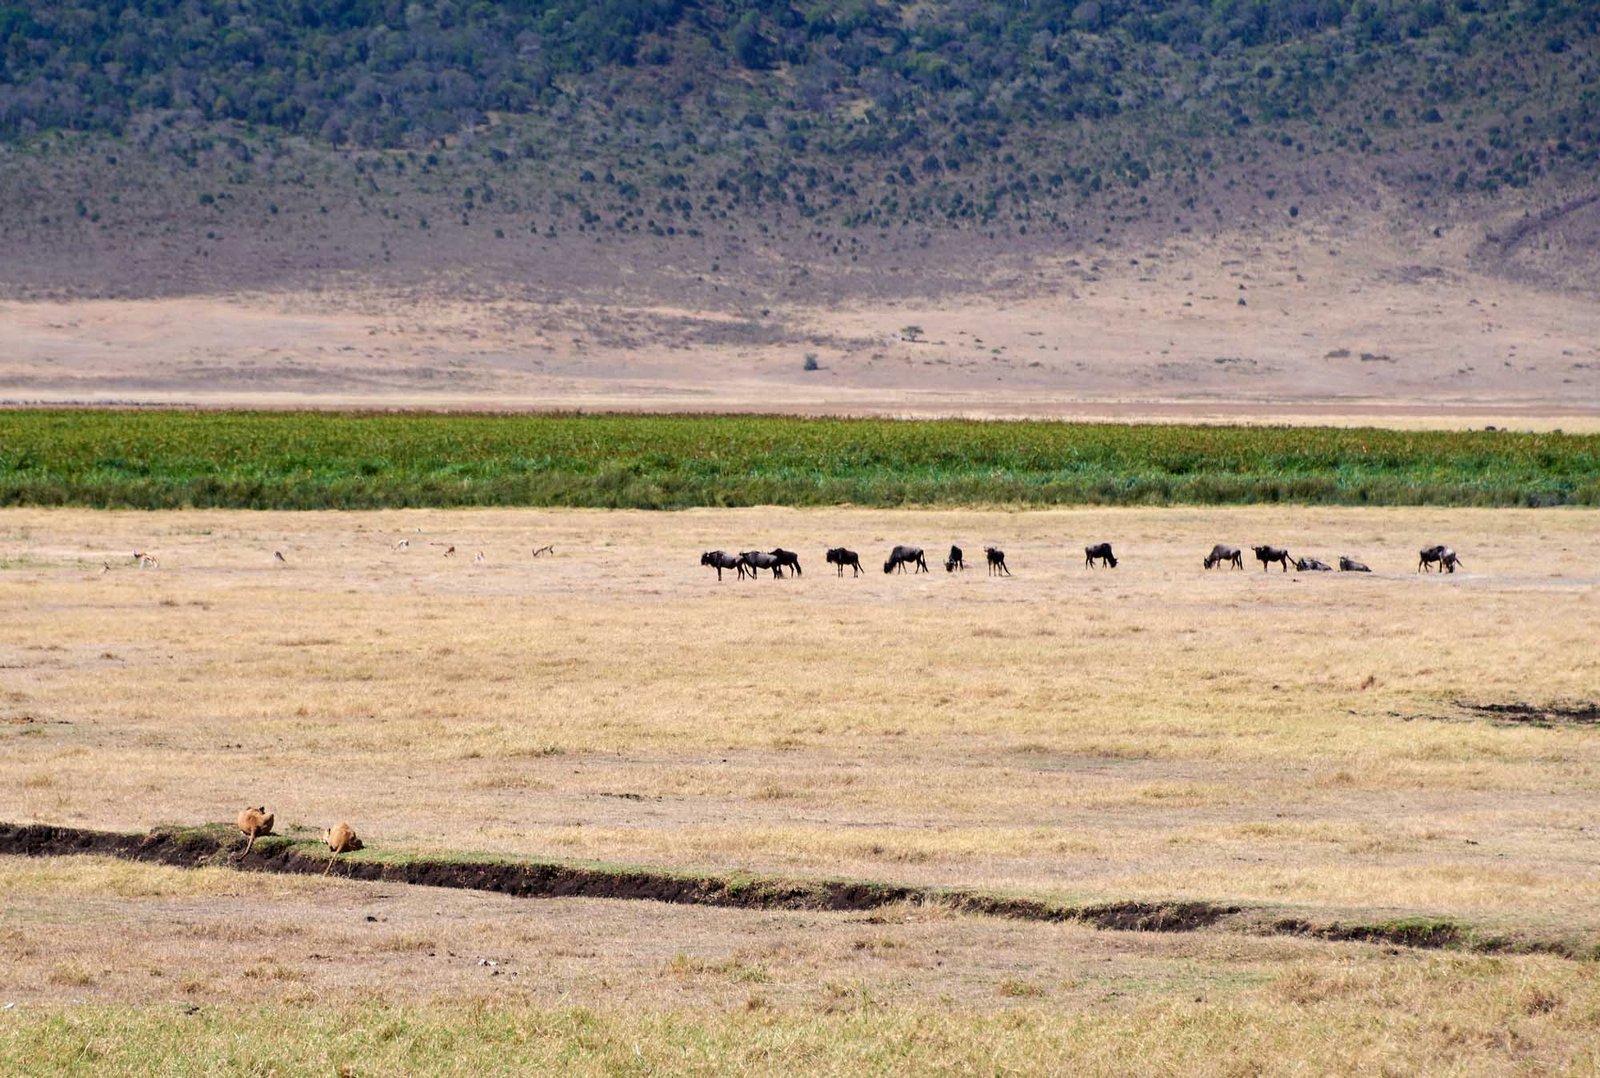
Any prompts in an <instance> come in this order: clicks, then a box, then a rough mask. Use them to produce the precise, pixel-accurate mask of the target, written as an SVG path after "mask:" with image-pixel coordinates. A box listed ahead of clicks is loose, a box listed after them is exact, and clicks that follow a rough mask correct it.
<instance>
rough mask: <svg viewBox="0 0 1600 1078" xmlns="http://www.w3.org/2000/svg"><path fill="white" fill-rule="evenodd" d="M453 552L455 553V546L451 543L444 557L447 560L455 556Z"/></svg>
mask: <svg viewBox="0 0 1600 1078" xmlns="http://www.w3.org/2000/svg"><path fill="white" fill-rule="evenodd" d="M455 552H456V545H455V544H454V543H451V544H450V547H449V549H448V550H446V551H445V552H444V556H445V557H447V558H448V557H451V556H453V555H454V554H455Z"/></svg>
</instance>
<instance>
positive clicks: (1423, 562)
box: [1417, 543, 1461, 573]
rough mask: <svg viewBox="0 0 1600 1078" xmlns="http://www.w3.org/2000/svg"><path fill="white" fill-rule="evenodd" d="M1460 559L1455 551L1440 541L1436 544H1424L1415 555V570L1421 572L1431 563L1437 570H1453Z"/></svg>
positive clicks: (1458, 564) (1459, 562)
mask: <svg viewBox="0 0 1600 1078" xmlns="http://www.w3.org/2000/svg"><path fill="white" fill-rule="evenodd" d="M1460 564H1461V559H1460V558H1458V557H1456V552H1455V551H1453V550H1451V549H1450V548H1449V547H1447V546H1445V545H1444V544H1443V543H1440V544H1439V545H1437V546H1425V547H1423V548H1422V550H1421V552H1420V553H1419V554H1418V555H1417V571H1418V572H1421V571H1423V570H1425V569H1427V568H1428V567H1429V566H1431V565H1437V566H1438V567H1439V571H1440V572H1441V573H1443V572H1451V573H1453V572H1455V571H1456V568H1457V567H1458V566H1460Z"/></svg>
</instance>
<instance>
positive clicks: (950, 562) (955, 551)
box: [944, 544, 967, 573]
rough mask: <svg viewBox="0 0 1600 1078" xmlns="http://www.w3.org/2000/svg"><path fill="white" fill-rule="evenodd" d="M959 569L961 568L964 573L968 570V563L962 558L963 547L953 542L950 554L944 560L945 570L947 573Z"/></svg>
mask: <svg viewBox="0 0 1600 1078" xmlns="http://www.w3.org/2000/svg"><path fill="white" fill-rule="evenodd" d="M957 569H960V570H961V571H962V572H963V573H964V572H966V571H967V563H966V561H965V560H964V559H963V558H962V555H961V548H960V547H958V546H955V545H953V544H952V545H951V547H950V556H949V557H948V558H946V559H945V560H944V571H945V572H947V573H953V572H955V571H956V570H957Z"/></svg>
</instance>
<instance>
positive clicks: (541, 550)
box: [533, 546, 556, 558]
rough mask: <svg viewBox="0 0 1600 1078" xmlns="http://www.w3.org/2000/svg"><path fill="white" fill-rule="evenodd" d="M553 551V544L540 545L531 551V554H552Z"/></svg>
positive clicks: (554, 550) (554, 549) (535, 555)
mask: <svg viewBox="0 0 1600 1078" xmlns="http://www.w3.org/2000/svg"><path fill="white" fill-rule="evenodd" d="M555 552H556V548H555V547H553V546H542V547H540V548H538V549H537V550H535V551H534V552H533V556H534V557H536V558H537V557H538V556H539V555H541V554H554V553H555Z"/></svg>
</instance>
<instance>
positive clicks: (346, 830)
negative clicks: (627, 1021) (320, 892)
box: [322, 823, 362, 876]
mask: <svg viewBox="0 0 1600 1078" xmlns="http://www.w3.org/2000/svg"><path fill="white" fill-rule="evenodd" d="M322 841H323V842H326V843H327V844H328V867H327V868H325V869H323V870H322V874H323V875H324V876H326V875H327V874H328V873H330V872H332V871H333V859H334V858H335V857H337V856H338V855H339V854H341V853H354V852H355V851H356V850H359V849H361V848H362V847H361V840H360V839H359V838H357V837H356V830H355V828H353V827H351V826H350V825H349V824H347V823H342V824H338V825H337V826H335V827H330V828H328V829H327V830H326V831H324V832H323V833H322Z"/></svg>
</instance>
